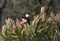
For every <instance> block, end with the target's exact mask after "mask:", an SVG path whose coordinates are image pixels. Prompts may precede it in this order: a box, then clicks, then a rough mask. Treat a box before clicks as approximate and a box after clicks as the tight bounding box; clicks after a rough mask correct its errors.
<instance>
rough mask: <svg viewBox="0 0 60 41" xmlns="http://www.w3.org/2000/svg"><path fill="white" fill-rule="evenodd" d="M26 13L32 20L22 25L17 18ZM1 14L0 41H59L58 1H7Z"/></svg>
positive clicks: (59, 16) (59, 11)
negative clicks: (32, 17)
mask: <svg viewBox="0 0 60 41" xmlns="http://www.w3.org/2000/svg"><path fill="white" fill-rule="evenodd" d="M26 12H28V13H30V14H32V15H34V19H33V21H31V22H30V24H28V23H25V24H24V25H22V24H20V20H19V18H21V16H22V14H23V13H24V14H26ZM1 14H2V15H1V19H2V24H4V25H3V26H2V29H1V32H0V41H60V1H59V0H7V4H6V7H5V8H4V9H3V11H2V13H1ZM7 16H13V17H12V18H9V19H7V20H5V18H6V17H7ZM13 18H16V19H13ZM4 21H5V22H4Z"/></svg>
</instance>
